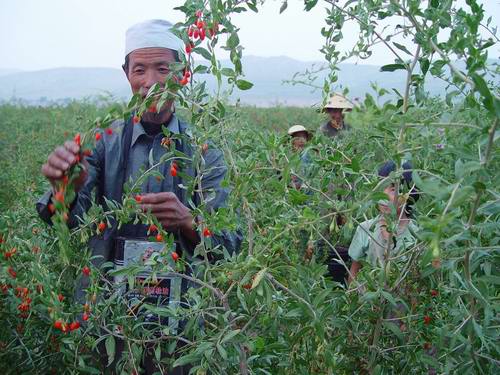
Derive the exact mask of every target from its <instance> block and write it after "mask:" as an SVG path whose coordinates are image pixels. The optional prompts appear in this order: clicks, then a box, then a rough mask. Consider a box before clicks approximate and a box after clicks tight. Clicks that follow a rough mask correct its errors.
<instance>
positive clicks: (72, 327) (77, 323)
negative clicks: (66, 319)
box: [69, 321, 80, 331]
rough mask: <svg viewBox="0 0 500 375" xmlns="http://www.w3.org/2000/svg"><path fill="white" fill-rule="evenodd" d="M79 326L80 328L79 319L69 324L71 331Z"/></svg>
mask: <svg viewBox="0 0 500 375" xmlns="http://www.w3.org/2000/svg"><path fill="white" fill-rule="evenodd" d="M78 328H80V323H79V322H77V321H74V322H71V324H70V325H69V330H70V331H74V330H76V329H78Z"/></svg>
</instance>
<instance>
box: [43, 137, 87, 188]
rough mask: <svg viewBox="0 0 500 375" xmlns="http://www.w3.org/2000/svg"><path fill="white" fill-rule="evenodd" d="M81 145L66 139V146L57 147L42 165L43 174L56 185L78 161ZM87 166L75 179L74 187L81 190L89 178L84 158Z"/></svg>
mask: <svg viewBox="0 0 500 375" xmlns="http://www.w3.org/2000/svg"><path fill="white" fill-rule="evenodd" d="M79 152H80V146H78V144H76V142H74V141H66V142H65V143H64V146H59V147H57V148H56V149H55V150H54V151H53V152H52V153H51V154H50V155H49V157H48V159H47V162H46V163H45V164H44V165H43V166H42V174H43V175H44V176H45V177H46V178H47V179H48V180H49V181H50V183H51V185H52V186H53V187H56V181H57V180H60V179H62V178H63V177H64V174H65V173H66V172H67V171H68V170H69V169H70V168H71V166H73V165H74V164H75V163H76V161H77V156H78V155H79ZM83 160H84V161H83V163H84V166H85V168H83V170H82V172H81V173H80V177H79V178H78V179H77V180H76V181H75V184H74V187H75V190H76V191H79V190H80V189H81V187H82V186H83V184H84V183H85V180H86V179H87V169H88V168H87V167H88V165H87V162H86V161H85V159H83Z"/></svg>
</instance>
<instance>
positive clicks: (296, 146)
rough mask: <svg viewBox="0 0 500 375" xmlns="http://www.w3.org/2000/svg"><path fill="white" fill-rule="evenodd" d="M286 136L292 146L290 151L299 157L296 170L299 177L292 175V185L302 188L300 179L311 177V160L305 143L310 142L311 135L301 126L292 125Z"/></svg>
mask: <svg viewBox="0 0 500 375" xmlns="http://www.w3.org/2000/svg"><path fill="white" fill-rule="evenodd" d="M288 135H289V137H290V142H291V145H292V150H293V151H294V152H295V153H298V154H299V156H300V167H299V169H298V173H299V176H298V175H296V174H292V177H291V178H292V183H293V186H294V187H295V188H296V189H300V188H301V187H302V185H303V184H302V179H301V177H310V175H311V168H310V166H311V158H310V157H309V152H308V150H307V149H306V145H307V143H308V142H309V141H310V139H311V137H312V134H311V132H310V131H309V130H307V129H306V128H305V127H304V126H303V125H293V126H291V127H290V129H288Z"/></svg>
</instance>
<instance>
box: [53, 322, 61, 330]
mask: <svg viewBox="0 0 500 375" xmlns="http://www.w3.org/2000/svg"><path fill="white" fill-rule="evenodd" d="M54 328H55V329H60V330H62V328H63V322H61V321H60V320H56V321H55V322H54Z"/></svg>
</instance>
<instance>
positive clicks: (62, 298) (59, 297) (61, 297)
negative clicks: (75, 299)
mask: <svg viewBox="0 0 500 375" xmlns="http://www.w3.org/2000/svg"><path fill="white" fill-rule="evenodd" d="M57 299H58V300H59V302H62V301H63V300H64V296H63V295H62V294H61V293H59V294H58V295H57Z"/></svg>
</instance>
